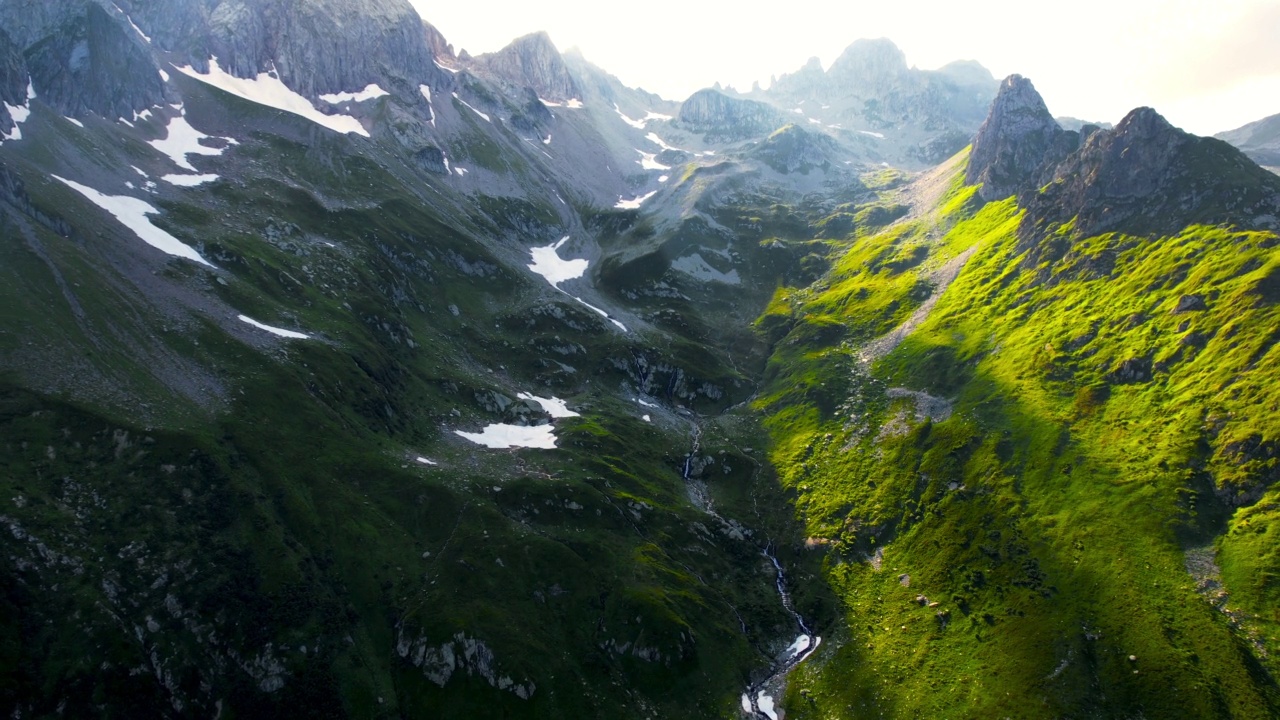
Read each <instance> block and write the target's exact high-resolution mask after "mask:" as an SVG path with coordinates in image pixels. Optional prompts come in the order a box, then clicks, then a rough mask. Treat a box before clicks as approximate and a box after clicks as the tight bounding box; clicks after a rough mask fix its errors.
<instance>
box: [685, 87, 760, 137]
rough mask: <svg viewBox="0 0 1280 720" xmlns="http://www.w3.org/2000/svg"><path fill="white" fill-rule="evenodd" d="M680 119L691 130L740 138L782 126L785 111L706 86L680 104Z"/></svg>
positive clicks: (711, 135) (713, 135) (710, 134)
mask: <svg viewBox="0 0 1280 720" xmlns="http://www.w3.org/2000/svg"><path fill="white" fill-rule="evenodd" d="M679 121H680V123H681V124H683V125H684V126H685V127H686V128H688V129H689V130H691V131H693V132H696V133H705V134H707V135H708V136H709V137H716V138H723V139H737V138H742V137H747V136H749V135H757V134H760V133H765V132H769V131H771V130H773V129H775V128H777V127H779V126H780V125H782V116H781V114H780V113H779V112H778V111H777V110H775V109H774V108H772V107H770V106H769V105H766V104H764V103H761V102H756V101H754V100H744V99H741V98H734V97H729V96H728V95H725V94H724V93H722V92H720V91H718V90H714V89H706V90H699V91H698V92H696V93H694V94H692V95H690V96H689V99H688V100H685V101H684V104H682V105H681V106H680V115H679Z"/></svg>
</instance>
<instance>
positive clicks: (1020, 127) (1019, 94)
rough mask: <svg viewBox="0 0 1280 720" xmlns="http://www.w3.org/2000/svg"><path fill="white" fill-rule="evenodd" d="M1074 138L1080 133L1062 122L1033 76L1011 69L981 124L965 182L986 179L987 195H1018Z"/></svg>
mask: <svg viewBox="0 0 1280 720" xmlns="http://www.w3.org/2000/svg"><path fill="white" fill-rule="evenodd" d="M1073 136H1074V137H1073ZM1075 138H1078V135H1075V134H1074V133H1071V134H1068V133H1067V132H1066V131H1064V130H1063V129H1062V128H1061V127H1059V125H1058V123H1057V121H1055V120H1054V119H1053V116H1052V115H1050V114H1049V108H1047V107H1046V106H1045V104H1044V99H1043V98H1041V97H1040V93H1038V92H1036V88H1035V86H1034V85H1032V84H1031V81H1030V80H1028V79H1026V78H1024V77H1022V76H1021V75H1010V76H1009V77H1007V78H1005V79H1004V81H1003V82H1001V83H1000V90H999V92H997V93H996V99H995V100H993V101H992V103H991V110H990V112H989V113H988V114H987V119H986V121H984V122H983V123H982V127H980V128H978V135H977V137H975V138H974V141H973V151H972V152H971V153H970V155H969V169H968V171H967V172H966V174H965V182H966V183H968V184H970V185H973V184H977V183H981V184H982V189H981V190H979V194H980V195H981V196H982V198H983V199H984V200H997V199H1001V198H1006V197H1008V196H1010V195H1014V194H1016V193H1018V192H1019V191H1021V190H1023V189H1025V188H1026V187H1027V186H1028V185H1029V184H1031V183H1034V182H1035V180H1036V178H1037V177H1038V176H1039V172H1038V171H1039V169H1040V167H1041V166H1042V165H1043V164H1044V163H1045V162H1046V161H1053V160H1054V159H1055V158H1054V157H1053V156H1055V155H1056V156H1057V158H1056V159H1061V157H1062V156H1064V155H1065V154H1066V152H1070V150H1073V149H1074V147H1066V146H1069V145H1073V144H1074V143H1073V142H1072V141H1073V140H1074V139H1075ZM1063 150H1065V152H1063Z"/></svg>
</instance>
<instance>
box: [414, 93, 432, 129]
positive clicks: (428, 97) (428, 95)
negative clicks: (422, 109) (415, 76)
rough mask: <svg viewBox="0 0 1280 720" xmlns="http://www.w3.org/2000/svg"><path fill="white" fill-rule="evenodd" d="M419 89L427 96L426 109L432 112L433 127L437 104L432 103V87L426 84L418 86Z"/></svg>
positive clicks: (423, 95)
mask: <svg viewBox="0 0 1280 720" xmlns="http://www.w3.org/2000/svg"><path fill="white" fill-rule="evenodd" d="M417 91H419V92H421V94H422V97H426V109H428V110H430V113H431V120H430V122H431V127H433V128H434V127H435V105H431V88H430V87H428V86H425V85H420V86H417Z"/></svg>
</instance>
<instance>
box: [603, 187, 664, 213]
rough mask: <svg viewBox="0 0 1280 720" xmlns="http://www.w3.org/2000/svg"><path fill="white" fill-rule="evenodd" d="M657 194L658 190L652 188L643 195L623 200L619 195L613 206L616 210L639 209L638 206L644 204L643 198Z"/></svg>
mask: <svg viewBox="0 0 1280 720" xmlns="http://www.w3.org/2000/svg"><path fill="white" fill-rule="evenodd" d="M657 194H658V191H657V190H654V191H653V192H650V193H647V194H645V195H641V196H640V197H636V198H632V199H630V200H625V199H623V198H622V197H621V196H619V197H618V203H617V204H616V205H614V207H615V208H617V209H618V210H639V209H640V206H641V205H643V204H644V201H645V200H648V199H649V198H651V197H653V196H654V195H657Z"/></svg>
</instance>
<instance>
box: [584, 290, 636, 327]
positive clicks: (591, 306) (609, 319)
mask: <svg viewBox="0 0 1280 720" xmlns="http://www.w3.org/2000/svg"><path fill="white" fill-rule="evenodd" d="M573 299H574V300H577V301H578V302H580V303H582V304H583V306H585V307H586V308H587V309H588V310H592V311H594V312H595V313H597V314H599V315H600V317H602V318H604V319H605V320H608V321H609V322H611V323H613V324H614V325H617V326H618V328H619V329H621V330H622V332H627V326H626V325H623V324H622V323H620V322H618V321H617V320H614V319H613V318H611V317H609V313H607V312H605V311H603V310H601V309H600V308H598V307H596V306H595V305H592V304H591V303H589V302H587V301H586V300H583V299H582V298H580V297H578V296H577V295H574V296H573Z"/></svg>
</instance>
